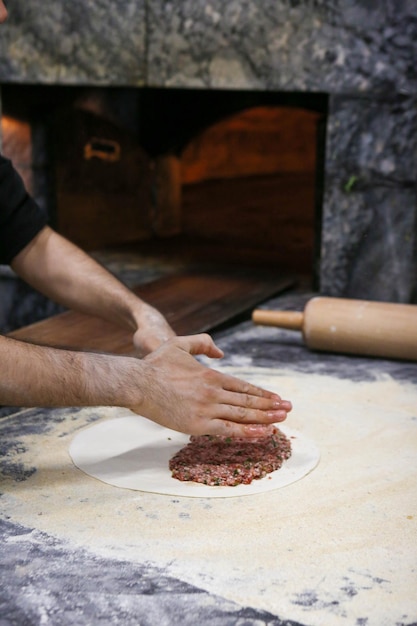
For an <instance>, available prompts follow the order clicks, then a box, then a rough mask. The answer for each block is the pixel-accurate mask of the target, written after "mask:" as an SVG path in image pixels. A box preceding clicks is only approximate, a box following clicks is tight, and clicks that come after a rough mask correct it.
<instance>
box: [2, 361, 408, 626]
mask: <svg viewBox="0 0 417 626" xmlns="http://www.w3.org/2000/svg"><path fill="white" fill-rule="evenodd" d="M303 355H304V357H303ZM302 357H303V358H306V359H307V358H308V353H307V352H301V356H300V358H302ZM322 358H326V357H322ZM368 368H370V369H371V368H372V377H373V379H372V380H370V377H368V378H366V379H365V380H363V381H359V380H357V379H355V380H350V379H346V378H339V377H337V376H332V375H330V374H328V373H326V374H323V373H316V374H314V373H311V372H308V373H307V372H305V373H303V372H300V371H298V370H295V369H291V368H289V367H287V368H265V367H252V366H251V367H235V368H233V367H229V368H227V367H223V368H218V369H222V371H225V372H227V373H229V374H232V375H235V376H237V377H239V378H243V379H246V380H248V381H250V382H252V383H253V384H256V385H258V386H261V387H264V388H269V389H271V390H272V391H274V390H276V391H277V392H278V393H280V394H281V395H282V396H283V397H286V398H289V399H291V401H292V402H293V410H292V411H291V413H290V414H289V416H288V418H287V420H286V422H285V426H286V427H288V428H290V429H293V430H295V431H298V432H300V433H302V434H303V436H305V437H308V438H309V439H311V440H312V441H315V442H316V443H317V446H318V447H319V448H320V462H319V464H318V465H317V467H316V468H315V469H314V471H312V472H310V473H309V474H307V475H306V476H305V477H304V478H303V479H302V480H298V481H296V482H293V483H291V484H290V485H287V486H286V487H285V488H280V489H274V490H271V491H268V492H264V493H258V494H254V495H252V496H251V497H233V498H206V497H201V498H199V497H197V498H190V497H182V496H166V495H160V494H157V493H151V492H144V491H136V490H131V489H116V488H114V487H111V486H109V485H108V484H106V483H103V482H102V481H99V480H95V479H92V478H91V477H90V476H87V475H86V474H85V473H84V472H82V471H80V470H78V469H77V468H76V467H75V466H74V464H73V462H72V460H71V458H70V456H69V454H68V449H69V446H70V443H71V441H72V440H73V439H74V437H75V436H76V435H77V433H81V432H82V431H84V429H86V427H88V426H89V425H91V424H92V423H93V422H94V423H95V424H99V423H104V422H110V421H115V420H117V419H123V418H125V417H131V416H132V415H131V413H130V412H129V411H127V410H122V409H120V408H117V407H113V408H112V407H107V408H106V407H86V408H83V409H81V410H77V409H74V410H71V409H44V410H43V411H40V410H39V409H27V410H23V411H20V412H19V413H18V414H17V415H15V416H13V415H10V416H5V417H3V418H2V419H1V420H0V441H1V445H2V450H4V451H5V453H4V456H3V457H0V467H1V474H0V492H1V494H2V495H1V504H2V507H1V513H0V518H3V519H4V520H6V521H7V524H12V525H13V527H16V528H18V527H21V528H24V529H26V530H25V531H22V533H23V532H24V534H20V535H18V536H16V538H13V537H12V538H11V539H8V540H7V541H8V542H9V543H8V547H10V546H11V545H13V550H15V549H16V550H17V549H18V547H19V546H21V547H22V549H23V548H24V549H25V553H26V554H27V555H28V556H27V561H25V560H23V561H20V560H19V558H18V556H16V558H15V559H14V560H13V558H14V557H13V556H10V559H11V561H10V565H11V568H14V569H13V571H14V572H16V573H17V574H18V575H19V578H13V580H12V581H11V582H10V585H11V587H10V585H9V582H8V581H7V580H6V581H5V584H6V585H7V587H8V588H9V589H11V591H13V590H14V589H19V593H20V599H21V605H22V602H23V601H26V600H27V597H28V593H30V590H31V589H33V584H34V583H33V581H34V580H35V579H36V576H35V575H33V576H32V577H31V579H30V585H29V586H28V587H24V586H23V585H22V584H20V582H19V581H21V580H23V578H22V577H23V576H24V572H25V570H24V568H22V567H21V564H22V563H24V564H26V562H27V563H28V564H29V562H30V563H31V562H32V561H33V557H34V555H36V559H37V560H36V569H37V571H44V570H45V569H47V570H48V571H52V572H53V575H51V579H50V581H49V582H47V581H46V580H45V579H42V580H43V582H44V587H45V592H44V595H43V596H42V598H44V599H45V600H44V601H43V606H44V605H45V602H46V601H48V597H52V596H53V594H55V593H56V589H57V584H58V581H57V576H56V572H58V571H60V570H59V568H58V564H57V562H56V559H58V558H59V555H58V553H57V550H56V547H57V546H58V545H64V544H65V546H66V551H65V552H64V553H63V557H62V561H63V562H64V563H65V559H66V558H68V560H69V566H70V565H71V563H73V562H75V561H74V560H73V559H74V558H75V556H72V555H78V556H77V559H79V560H78V563H79V567H78V568H77V572H76V573H75V574H74V576H75V578H74V580H78V579H77V575H78V572H80V573H82V571H83V569H82V561H83V559H84V558H85V559H86V563H87V564H88V557H89V555H90V556H91V555H92V556H93V557H94V559H95V560H96V561H97V563H98V562H99V563H100V572H98V573H97V580H100V581H101V580H102V577H103V574H105V575H106V576H107V577H109V578H108V588H109V589H116V588H117V589H119V590H121V591H120V592H121V593H122V594H123V593H125V592H126V591H127V588H126V589H124V590H123V589H121V586H120V579H119V575H120V571H119V570H120V567H115V568H111V566H110V561H112V562H116V561H117V563H124V564H125V565H123V568H122V570H123V571H126V568H127V569H128V570H129V571H132V572H133V571H139V570H140V571H142V572H143V573H144V576H145V578H146V577H148V578H146V580H151V581H152V585H151V587H152V588H153V589H155V590H157V579H155V580H154V578H153V577H154V576H155V577H157V575H158V574H157V572H163V574H164V576H167V577H171V578H170V579H171V580H172V579H175V580H177V581H182V582H183V583H186V584H188V585H192V587H193V589H199V590H200V591H203V592H204V593H205V594H208V596H207V595H205V596H204V598H203V596H202V595H200V598H202V602H203V600H204V602H205V601H206V600H207V601H209V600H211V599H212V598H216V599H217V598H222V601H224V602H226V601H227V602H232V603H235V607H236V606H237V607H242V612H239V611H238V612H235V613H234V616H230V623H232V624H235V623H236V624H237V623H241V621H242V618H243V616H245V617H247V616H248V613H247V612H243V607H250V608H251V609H252V610H253V611H254V613H253V614H252V617H251V618H250V619H252V618H253V619H256V617H257V618H258V619H259V620H260V623H261V624H263V623H266V624H268V626H270V624H272V623H273V624H274V626H275V624H277V625H280V626H282V624H285V623H296V624H302V625H303V626H322V625H323V624H331V625H332V626H352V624H355V625H356V626H359V624H366V626H393V624H398V625H400V624H401V625H404V626H411V624H414V623H416V622H417V597H416V594H415V589H416V585H417V575H416V562H417V545H416V541H415V538H416V523H417V492H416V487H415V486H416V480H417V453H416V452H417V412H416V407H417V384H416V382H415V381H416V379H415V378H411V377H410V381H409V382H407V381H405V380H403V379H400V380H396V379H395V378H393V377H391V376H389V375H387V374H386V373H385V368H384V370H383V372H382V374H381V375H379V374H378V363H376V362H374V361H371V360H368ZM137 421H141V420H140V418H138V419H137ZM143 421H144V420H143ZM283 424H284V423H282V424H280V427H281V426H282V425H283ZM26 470H28V471H26ZM33 470H34V471H33ZM278 473H279V472H278ZM177 482H179V481H177ZM46 536H47V537H48V538H49V540H50V541H51V546H52V547H54V553H53V554H51V555H50V556H49V555H46V554H45V555H43V553H42V548H43V545H44V542H45V541H46V539H45V537H46ZM12 542H14V543H13V544H12ZM12 552H13V554H14V551H10V550H9V551H8V555H12ZM19 554H20V552H19ZM80 555H85V557H84V556H80ZM29 557H30V558H29ZM48 559H49V561H48ZM50 559H55V560H54V561H53V568H51V565H50ZM105 564H108V565H105ZM136 565H137V566H138V567H137V569H135V566H136ZM103 568H104V571H103ZM32 571H33V570H32ZM72 571H75V570H74V568H73V569H72ZM87 571H88V568H87ZM113 579H114V580H113ZM14 580H16V581H17V582H16V585H14V583H13V581H14ZM118 581H119V582H118ZM1 584H2V583H1ZM0 587H1V585H0ZM73 588H74V587H73V582H72V581H71V580H69V581H68V587H66V589H68V590H69V591H68V594H70V593H72V591H71V590H72V589H73ZM48 589H49V591H48ZM184 589H185V587H184ZM130 590H131V588H130V587H129V593H130ZM165 592H166V593H167V594H168V596H165V595H164V596H163V597H164V598H168V599H167V602H168V601H169V597H170V593H171V592H170V591H169V589H168V587H166V588H165V589H164V593H165ZM48 593H49V596H48ZM65 593H66V592H65ZM65 593H64V595H65ZM155 593H157V591H155ZM0 594H1V591H0ZM45 594H46V595H45ZM68 594H67V596H68V599H69V595H68ZM148 596H149V594H148ZM36 597H38V596H36ZM88 597H89V601H90V602H92V601H93V599H94V597H95V590H92V592H91V593H90V594H89V596H88ZM159 597H161V596H159ZM39 598H40V599H39V602H42V599H41V596H40V595H39ZM187 598H188V594H187V595H186V596H183V599H184V603H185V604H186V603H187V602H188V601H189V600H188V599H187ZM108 599H109V601H112V600H111V598H108ZM122 599H123V598H119V600H120V602H122ZM190 599H191V598H190ZM151 600H152V598H151V597H149V600H147V598H146V597H144V598H143V599H142V600H141V602H144V603H146V602H148V601H149V602H150V601H151ZM177 601H178V602H179V599H177V600H175V602H177ZM172 602H173V603H171V606H172V607H174V606H176V604H175V602H174V598H172ZM123 606H124V607H125V606H126V604H124V605H123ZM202 611H203V613H201V614H198V615H197V617H196V615H193V618H195V620H194V623H201V624H202V625H204V626H206V624H207V623H209V622H207V621H204V619H201V620H200V619H199V616H200V615H203V614H204V609H202ZM262 612H263V613H262ZM265 612H267V613H268V615H269V616H271V615H272V616H274V618H271V619H270V620H269V621H268V619H266V618H265V617H264V616H265ZM259 615H262V616H263V617H259ZM238 618H239V619H240V620H241V621H239V622H238ZM250 619H249V618H248V620H249V623H251V622H250ZM233 620H235V621H233ZM262 620H263V621H262ZM273 620H275V621H273ZM139 621H140V620H139ZM72 623H73V622H69V625H70V626H71V624H72ZM119 623H120V624H121V622H119ZM125 623H126V622H125ZM133 623H138V620H136V622H134V621H133ZM155 623H163V622H162V621H159V622H158V621H155ZM166 623H170V622H169V618H167V621H166ZM211 623H214V622H211ZM242 623H243V621H242ZM253 623H258V622H255V621H254V622H253ZM115 624H117V622H115ZM123 626H124V624H123Z"/></svg>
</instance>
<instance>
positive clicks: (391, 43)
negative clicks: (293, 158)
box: [0, 0, 417, 302]
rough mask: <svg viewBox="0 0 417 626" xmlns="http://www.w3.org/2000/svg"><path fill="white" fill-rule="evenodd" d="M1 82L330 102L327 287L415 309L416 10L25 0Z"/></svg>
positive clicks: (389, 2) (411, 6) (355, 4)
mask: <svg viewBox="0 0 417 626" xmlns="http://www.w3.org/2000/svg"><path fill="white" fill-rule="evenodd" d="M1 28H2V33H1V34H2V37H1V40H0V81H1V82H17V83H19V82H20V83H25V82H30V83H45V84H77V85H80V84H81V85H82V84H86V85H120V86H123V85H126V86H138V87H140V86H155V87H168V88H169V87H187V88H196V89H199V88H211V89H220V88H221V89H224V88H227V89H237V88H239V89H245V90H246V89H247V90H266V91H284V92H285V91H288V92H289V91H296V92H323V93H327V94H329V102H330V107H329V115H328V120H327V143H326V154H325V156H324V159H325V161H324V193H323V215H322V225H321V227H322V237H321V241H322V245H321V259H320V269H319V272H320V289H321V291H322V292H323V293H324V294H327V295H335V296H350V297H361V298H369V299H377V300H389V301H399V302H409V301H414V302H416V301H417V284H416V283H417V278H416V277H417V198H416V174H417V63H416V59H417V3H416V2H415V1H414V0H381V1H379V0H269V1H268V0H251V1H249V0H228V1H227V2H225V1H224V0H222V1H221V0H181V1H180V2H179V1H177V2H172V1H166V0H112V1H111V2H110V0H96V1H94V2H93V1H85V0H72V1H71V2H64V1H63V0H42V2H41V1H40V0H33V1H32V2H27V1H26V0H14V1H13V3H10V15H9V20H8V22H7V23H6V24H4V25H2V27H1Z"/></svg>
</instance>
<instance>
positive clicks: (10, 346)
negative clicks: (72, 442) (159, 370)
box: [0, 337, 143, 407]
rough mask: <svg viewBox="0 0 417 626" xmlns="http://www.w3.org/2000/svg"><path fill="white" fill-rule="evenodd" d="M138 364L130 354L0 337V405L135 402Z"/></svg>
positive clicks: (115, 403) (137, 402)
mask: <svg viewBox="0 0 417 626" xmlns="http://www.w3.org/2000/svg"><path fill="white" fill-rule="evenodd" d="M142 369H143V364H142V363H141V361H139V360H138V359H134V358H130V357H119V356H112V355H104V354H95V353H89V352H75V351H70V350H59V349H55V348H49V347H45V346H37V345H32V344H28V343H25V342H22V341H16V340H14V339H10V338H7V337H0V404H2V405H7V406H44V407H55V406H57V407H58V406H97V405H116V406H131V405H134V404H135V405H140V404H141V401H142V397H141V393H140V390H139V388H138V384H137V383H138V381H140V380H141V378H142V372H141V370H142ZM134 373H137V380H135V382H133V380H132V375H133V374H134ZM133 386H134V387H133ZM130 394H131V397H130Z"/></svg>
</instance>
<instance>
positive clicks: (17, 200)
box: [0, 155, 48, 264]
mask: <svg viewBox="0 0 417 626" xmlns="http://www.w3.org/2000/svg"><path fill="white" fill-rule="evenodd" d="M47 221H48V219H47V216H46V214H45V213H44V211H42V209H41V208H40V207H39V206H38V204H37V203H36V202H35V201H34V200H33V198H31V197H30V196H29V194H28V193H27V191H26V189H25V186H24V184H23V181H22V179H21V177H20V176H19V174H18V173H17V172H16V170H15V169H14V167H13V165H12V163H11V161H9V159H6V158H4V157H3V156H1V155H0V263H2V264H10V262H11V261H12V260H13V258H14V257H15V256H16V255H17V254H18V253H19V252H20V251H21V250H23V248H24V247H25V246H26V245H27V244H28V243H29V242H30V241H32V239H33V238H34V237H35V236H36V235H37V234H38V233H39V231H40V230H42V228H43V227H44V226H46V224H47Z"/></svg>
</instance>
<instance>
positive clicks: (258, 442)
mask: <svg viewBox="0 0 417 626" xmlns="http://www.w3.org/2000/svg"><path fill="white" fill-rule="evenodd" d="M290 456H291V442H290V440H289V439H288V438H287V437H286V436H285V435H284V433H282V432H281V431H280V430H279V429H278V428H276V429H275V432H274V433H273V434H272V435H268V436H267V437H257V438H250V439H246V438H243V437H219V436H213V435H201V436H198V437H196V436H192V437H190V443H188V444H187V445H186V446H184V447H183V448H182V449H181V450H179V451H178V452H177V453H176V454H175V455H174V456H173V457H172V458H171V460H170V462H169V469H170V470H171V472H172V476H173V478H177V479H178V480H182V481H194V482H198V483H203V484H204V485H220V486H229V487H230V486H235V485H241V484H245V485H248V484H249V483H251V482H252V480H254V479H259V478H263V477H264V476H266V475H267V474H269V473H271V472H274V471H275V470H277V469H279V468H280V467H281V465H282V463H283V462H284V461H285V460H286V459H288V458H289V457H290Z"/></svg>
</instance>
